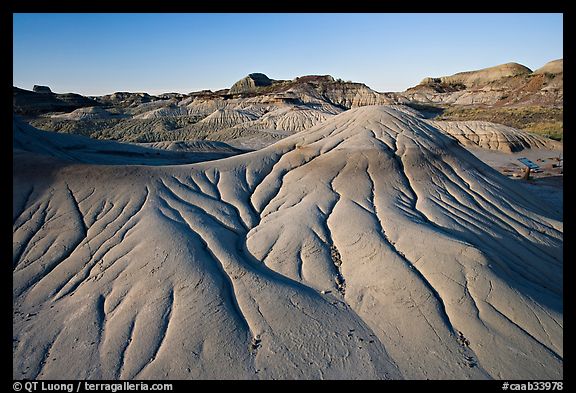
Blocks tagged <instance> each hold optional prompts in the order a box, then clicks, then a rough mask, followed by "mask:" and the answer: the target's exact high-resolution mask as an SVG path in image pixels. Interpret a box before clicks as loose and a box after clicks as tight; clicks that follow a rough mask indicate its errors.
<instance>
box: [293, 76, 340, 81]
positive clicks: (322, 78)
mask: <svg viewBox="0 0 576 393" xmlns="http://www.w3.org/2000/svg"><path fill="white" fill-rule="evenodd" d="M294 81H295V82H302V83H322V82H324V83H330V82H335V81H336V80H335V79H334V78H333V77H332V76H331V75H305V76H299V77H297V78H296V79H294Z"/></svg>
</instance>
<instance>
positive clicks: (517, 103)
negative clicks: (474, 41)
mask: <svg viewBox="0 0 576 393" xmlns="http://www.w3.org/2000/svg"><path fill="white" fill-rule="evenodd" d="M563 81H564V72H563V60H562V59H560V60H554V61H551V62H549V63H547V64H545V65H544V66H542V67H541V68H539V69H537V70H536V71H532V70H530V69H529V68H527V67H525V66H523V65H520V64H517V63H508V64H502V65H499V66H495V67H490V68H485V69H482V70H477V71H469V72H460V73H457V74H454V75H451V76H443V77H437V78H430V77H429V78H425V79H424V80H422V82H421V83H420V84H419V85H417V86H414V87H412V88H410V89H408V90H406V91H405V92H404V93H402V95H403V96H404V97H406V98H407V99H408V100H410V101H412V102H417V103H419V104H422V105H424V107H426V106H428V108H427V109H428V110H430V111H432V112H433V113H434V114H435V115H438V114H440V117H439V118H438V119H443V120H486V121H493V122H496V123H501V124H505V125H508V126H511V127H515V128H519V129H523V130H526V131H529V132H535V133H539V134H542V135H545V136H551V137H555V138H556V139H560V138H561V137H562V133H563V98H564V87H563Z"/></svg>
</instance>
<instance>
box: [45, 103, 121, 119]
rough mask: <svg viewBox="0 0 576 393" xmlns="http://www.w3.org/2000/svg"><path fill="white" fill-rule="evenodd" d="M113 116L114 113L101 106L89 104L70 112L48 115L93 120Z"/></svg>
mask: <svg viewBox="0 0 576 393" xmlns="http://www.w3.org/2000/svg"><path fill="white" fill-rule="evenodd" d="M113 116H115V115H114V114H112V113H110V112H108V111H107V110H106V109H104V108H102V107H99V106H91V107H87V108H78V109H76V110H74V111H72V112H70V113H63V114H60V115H52V116H50V117H52V118H53V119H65V120H94V119H110V118H111V117H113ZM116 117H117V115H116Z"/></svg>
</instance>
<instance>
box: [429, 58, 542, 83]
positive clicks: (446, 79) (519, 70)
mask: <svg viewBox="0 0 576 393" xmlns="http://www.w3.org/2000/svg"><path fill="white" fill-rule="evenodd" d="M531 73H532V70H531V69H530V68H528V67H526V66H523V65H522V64H518V63H506V64H501V65H497V66H494V67H489V68H483V69H481V70H476V71H465V72H458V73H456V74H454V75H450V76H441V77H439V78H430V77H428V78H424V79H423V80H422V82H420V84H421V85H426V84H431V83H442V84H446V85H464V86H465V87H471V86H477V85H481V84H486V83H490V82H493V81H496V80H498V79H502V78H507V77H511V76H517V75H528V74H531Z"/></svg>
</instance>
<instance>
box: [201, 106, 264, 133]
mask: <svg viewBox="0 0 576 393" xmlns="http://www.w3.org/2000/svg"><path fill="white" fill-rule="evenodd" d="M257 118H258V116H256V115H254V114H252V113H250V112H247V111H243V110H235V109H217V110H215V111H214V112H213V113H212V114H210V115H209V116H207V117H205V118H204V119H202V120H201V121H199V122H198V126H201V127H203V128H210V129H212V130H220V129H224V128H229V127H233V126H235V125H237V124H241V123H245V122H247V121H252V120H256V119H257Z"/></svg>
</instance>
